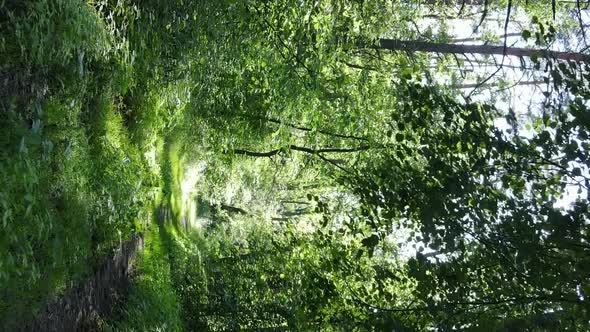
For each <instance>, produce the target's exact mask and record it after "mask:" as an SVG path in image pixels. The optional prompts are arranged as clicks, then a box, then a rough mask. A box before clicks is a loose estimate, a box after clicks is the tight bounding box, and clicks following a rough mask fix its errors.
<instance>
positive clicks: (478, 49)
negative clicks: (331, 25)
mask: <svg viewBox="0 0 590 332" xmlns="http://www.w3.org/2000/svg"><path fill="white" fill-rule="evenodd" d="M378 48H381V49H387V50H391V51H407V52H434V53H444V54H468V53H469V54H485V55H504V54H505V55H510V56H517V57H521V58H523V57H527V58H530V57H538V58H553V59H558V60H568V61H577V62H587V63H590V54H583V53H571V52H558V51H549V50H536V49H530V48H520V47H504V46H494V45H458V44H446V43H431V42H424V41H418V40H408V41H402V40H396V39H380V40H379V46H378Z"/></svg>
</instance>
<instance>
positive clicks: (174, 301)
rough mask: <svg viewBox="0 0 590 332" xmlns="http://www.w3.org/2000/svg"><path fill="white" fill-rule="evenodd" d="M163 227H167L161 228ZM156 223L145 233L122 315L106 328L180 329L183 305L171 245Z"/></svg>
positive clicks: (137, 329)
mask: <svg viewBox="0 0 590 332" xmlns="http://www.w3.org/2000/svg"><path fill="white" fill-rule="evenodd" d="M162 231H164V230H163V229H162ZM160 232H161V229H160V228H159V227H157V226H156V225H153V224H152V226H151V227H150V228H149V230H148V231H147V233H146V236H145V247H144V250H143V252H142V253H141V254H140V256H139V258H138V260H137V263H136V268H137V270H136V273H137V277H136V278H135V280H134V283H133V287H132V288H131V290H130V294H129V296H128V299H127V302H126V303H125V304H124V305H123V307H122V309H121V311H122V315H121V317H120V318H119V319H118V321H117V322H110V323H108V324H107V325H106V326H104V329H103V330H104V331H180V330H181V329H182V320H181V308H180V303H179V300H178V296H177V294H176V290H175V288H174V284H173V278H172V274H171V270H170V262H169V259H168V258H169V248H168V247H167V246H166V245H165V243H164V241H163V236H165V235H164V234H161V233H160Z"/></svg>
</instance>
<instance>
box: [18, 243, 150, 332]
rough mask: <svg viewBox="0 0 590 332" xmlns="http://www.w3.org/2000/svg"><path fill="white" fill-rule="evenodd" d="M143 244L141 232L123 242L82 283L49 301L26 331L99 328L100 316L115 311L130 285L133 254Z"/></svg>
mask: <svg viewBox="0 0 590 332" xmlns="http://www.w3.org/2000/svg"><path fill="white" fill-rule="evenodd" d="M142 248H143V237H142V236H141V235H136V236H134V237H133V238H131V239H130V240H128V241H127V242H125V243H123V244H122V245H121V246H120V247H119V248H118V249H117V251H116V252H115V254H114V255H113V256H112V257H111V258H109V259H108V260H106V261H105V262H104V263H103V264H102V265H101V266H100V267H99V268H98V270H97V271H96V272H95V273H94V275H93V276H92V277H90V279H88V280H87V281H86V282H85V283H84V284H83V285H80V286H79V287H76V288H74V289H72V290H70V291H69V292H68V293H66V294H65V295H64V296H62V297H60V298H57V299H54V300H51V301H49V302H48V303H47V304H46V306H45V308H44V309H43V310H42V312H41V313H40V314H39V316H38V317H37V319H36V321H34V322H33V323H32V324H30V325H28V326H24V327H23V331H48V332H49V331H51V332H53V331H56V332H57V331H95V330H97V329H98V319H99V318H100V317H104V316H105V315H108V314H110V313H111V312H112V310H113V309H114V303H116V302H117V299H118V298H119V297H120V296H121V294H122V293H123V292H124V290H125V289H126V288H127V287H129V285H130V273H131V268H132V263H133V258H134V257H135V255H136V253H137V252H138V251H140V250H141V249H142Z"/></svg>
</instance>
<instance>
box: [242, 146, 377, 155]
mask: <svg viewBox="0 0 590 332" xmlns="http://www.w3.org/2000/svg"><path fill="white" fill-rule="evenodd" d="M369 148H370V147H369V146H367V145H361V146H359V147H354V148H342V149H340V148H321V149H311V148H306V147H303V146H297V145H290V146H289V149H290V150H295V151H301V152H306V153H309V154H315V155H317V154H320V153H347V152H359V151H366V150H368V149H369ZM281 151H282V150H281V149H275V150H270V151H267V152H257V151H248V150H242V149H236V150H233V151H232V152H233V153H234V154H241V155H244V156H249V157H272V156H275V155H277V154H279V153H280V152H281Z"/></svg>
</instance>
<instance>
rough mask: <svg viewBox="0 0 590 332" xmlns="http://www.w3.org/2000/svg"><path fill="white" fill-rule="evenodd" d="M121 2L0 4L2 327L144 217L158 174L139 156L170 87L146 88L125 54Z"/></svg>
mask: <svg viewBox="0 0 590 332" xmlns="http://www.w3.org/2000/svg"><path fill="white" fill-rule="evenodd" d="M121 3H122V2H121ZM125 5H126V7H124V6H123V5H120V4H118V2H112V1H111V2H108V1H88V2H83V1H73V0H52V1H3V2H1V3H0V31H2V34H1V35H0V127H1V128H2V130H0V178H1V179H2V185H1V186H0V330H1V329H6V330H13V329H15V328H17V327H18V326H20V324H21V323H22V321H23V320H24V321H29V320H31V319H33V317H34V315H35V314H36V312H38V310H39V309H40V308H41V307H42V306H43V304H44V302H45V301H46V300H47V299H48V298H51V297H54V296H59V295H60V294H62V293H63V292H64V291H66V290H67V289H69V288H71V287H73V286H74V285H76V284H77V283H79V282H80V281H81V280H84V278H86V277H87V276H88V275H89V274H90V273H92V270H93V268H94V267H95V266H96V264H97V263H98V262H99V261H100V259H101V257H103V256H105V255H109V254H110V253H111V252H112V250H113V249H114V248H115V247H116V246H117V245H118V244H119V243H120V242H121V241H124V240H125V239H127V238H128V237H129V236H130V235H131V234H134V233H137V232H141V231H142V230H143V227H144V226H143V225H145V224H148V223H149V222H150V221H149V220H148V217H147V216H148V215H149V212H150V209H151V206H152V205H151V202H152V201H153V198H154V191H155V190H157V187H158V186H159V172H158V169H157V167H154V165H153V164H154V163H153V161H150V160H149V158H147V157H146V156H147V155H149V154H150V153H152V152H153V151H155V150H156V145H157V140H158V138H159V137H160V136H164V135H166V133H165V131H164V130H163V128H164V127H165V126H166V125H169V124H170V123H169V121H168V123H166V121H167V120H166V119H168V118H169V117H170V116H171V114H172V115H173V114H174V112H175V110H176V109H175V108H173V107H169V106H168V104H167V102H166V100H168V99H169V98H168V97H167V95H166V94H168V93H174V86H171V87H169V88H168V87H167V85H166V83H163V84H164V87H160V88H158V89H155V88H154V86H153V85H151V83H150V82H151V80H152V79H156V78H157V77H154V74H153V73H152V72H153V71H151V72H149V73H148V72H147V71H146V70H145V69H143V68H142V67H141V66H140V65H139V64H137V62H134V60H133V57H134V56H138V57H140V56H141V54H142V53H141V49H140V48H138V46H137V45H140V44H141V43H140V41H139V40H137V39H135V40H134V39H133V38H132V37H133V36H139V34H133V33H132V32H133V31H132V30H133V29H132V24H131V23H132V22H133V20H134V19H135V18H136V14H134V13H133V12H132V11H130V9H128V8H130V7H129V6H128V4H125ZM111 14H112V15H111ZM136 27H139V23H137V25H136ZM134 45H136V46H134ZM151 51H153V49H152V50H151ZM132 54H133V56H132ZM154 257H157V255H156V256H154Z"/></svg>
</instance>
